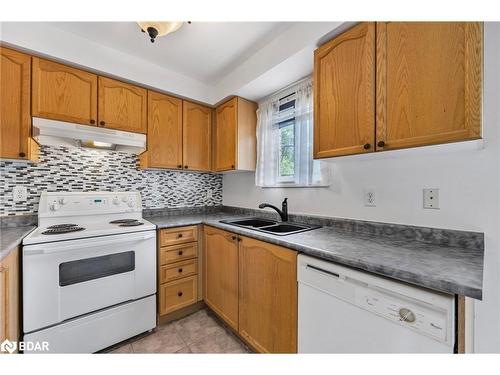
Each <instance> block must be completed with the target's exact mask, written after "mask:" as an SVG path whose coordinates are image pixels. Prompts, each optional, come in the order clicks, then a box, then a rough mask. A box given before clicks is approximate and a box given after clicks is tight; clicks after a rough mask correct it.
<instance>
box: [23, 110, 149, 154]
mask: <svg viewBox="0 0 500 375" xmlns="http://www.w3.org/2000/svg"><path fill="white" fill-rule="evenodd" d="M32 134H33V138H34V139H35V140H36V141H37V142H38V143H39V144H41V145H49V146H66V147H92V148H98V149H104V150H115V151H121V152H128V153H130V154H140V153H142V152H144V151H145V150H146V135H144V134H138V133H130V132H124V131H120V130H112V129H105V128H99V127H97V126H89V125H80V124H74V123H71V122H64V121H56V120H47V119H44V118H39V117H33V132H32Z"/></svg>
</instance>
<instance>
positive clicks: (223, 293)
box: [204, 226, 238, 331]
mask: <svg viewBox="0 0 500 375" xmlns="http://www.w3.org/2000/svg"><path fill="white" fill-rule="evenodd" d="M204 266H205V272H204V288H205V303H206V304H207V305H208V306H209V307H210V308H211V309H212V310H214V311H215V312H216V313H217V314H218V315H219V316H220V317H221V318H222V319H223V320H224V321H225V322H226V323H227V324H228V325H229V326H230V327H231V328H233V329H234V330H235V331H237V330H238V237H237V236H236V235H235V234H232V233H229V232H226V231H223V230H220V229H215V228H212V227H207V226H206V227H205V256H204Z"/></svg>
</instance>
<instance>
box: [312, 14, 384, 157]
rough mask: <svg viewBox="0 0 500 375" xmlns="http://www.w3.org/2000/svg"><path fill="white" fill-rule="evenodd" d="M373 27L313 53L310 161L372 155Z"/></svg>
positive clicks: (358, 28) (368, 25)
mask: <svg viewBox="0 0 500 375" xmlns="http://www.w3.org/2000/svg"><path fill="white" fill-rule="evenodd" d="M374 138H375V23H372V22H365V23H361V24H359V25H357V26H355V27H353V28H352V29H350V30H348V31H346V32H345V33H343V34H341V35H339V36H337V37H336V38H334V39H332V40H331V41H329V42H328V43H326V44H325V45H323V46H321V47H320V48H318V49H317V50H316V51H315V52H314V157H315V158H328V157H333V156H341V155H349V154H358V153H364V152H372V151H374Z"/></svg>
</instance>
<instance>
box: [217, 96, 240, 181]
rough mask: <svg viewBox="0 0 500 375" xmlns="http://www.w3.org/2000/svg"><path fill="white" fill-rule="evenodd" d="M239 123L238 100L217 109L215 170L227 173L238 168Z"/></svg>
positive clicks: (235, 99)
mask: <svg viewBox="0 0 500 375" xmlns="http://www.w3.org/2000/svg"><path fill="white" fill-rule="evenodd" d="M237 122H238V98H233V99H231V100H230V101H228V102H226V103H224V104H222V105H220V106H219V107H217V109H216V129H217V130H216V138H217V140H216V143H217V145H216V158H215V170H216V171H217V172H219V171H227V170H231V169H235V168H236V136H237V133H236V126H237Z"/></svg>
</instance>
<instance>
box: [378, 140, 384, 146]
mask: <svg viewBox="0 0 500 375" xmlns="http://www.w3.org/2000/svg"><path fill="white" fill-rule="evenodd" d="M377 146H378V147H384V146H385V142H384V141H378V143H377Z"/></svg>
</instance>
